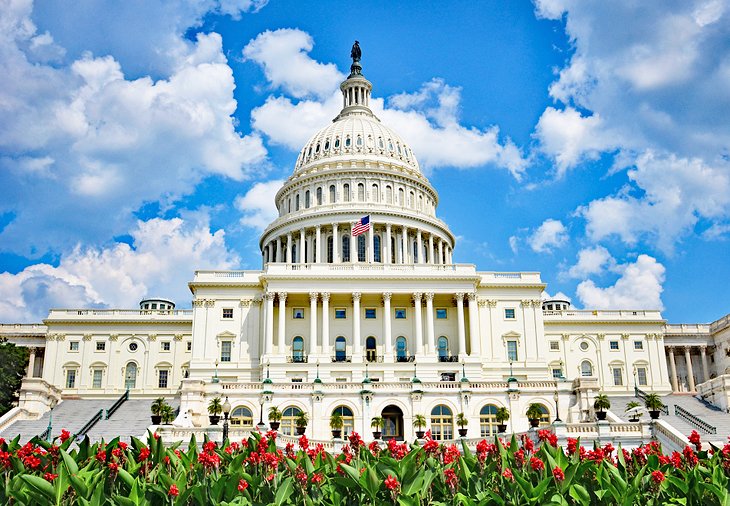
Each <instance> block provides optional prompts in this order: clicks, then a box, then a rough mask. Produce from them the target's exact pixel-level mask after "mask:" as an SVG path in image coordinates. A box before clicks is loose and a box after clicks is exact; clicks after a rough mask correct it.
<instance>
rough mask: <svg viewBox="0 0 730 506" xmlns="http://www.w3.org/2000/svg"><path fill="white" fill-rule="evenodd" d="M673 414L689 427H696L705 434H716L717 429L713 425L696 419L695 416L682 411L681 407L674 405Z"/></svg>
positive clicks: (684, 410)
mask: <svg viewBox="0 0 730 506" xmlns="http://www.w3.org/2000/svg"><path fill="white" fill-rule="evenodd" d="M674 414H675V415H677V416H678V417H680V418H682V419H684V420H685V421H686V422H687V423H689V424H690V425H692V426H694V427H697V428H698V429H700V430H701V431H704V432H706V433H707V434H717V427H715V426H714V425H710V424H709V423H707V422H706V421H704V420H702V419H700V418H698V417H696V416H695V415H693V414H692V413H690V412H689V411H687V410H686V409H684V408H683V407H682V406H677V405H675V406H674Z"/></svg>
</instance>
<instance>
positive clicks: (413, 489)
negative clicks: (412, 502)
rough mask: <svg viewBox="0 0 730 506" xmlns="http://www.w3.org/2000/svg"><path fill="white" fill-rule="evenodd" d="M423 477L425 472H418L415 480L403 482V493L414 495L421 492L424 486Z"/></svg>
mask: <svg viewBox="0 0 730 506" xmlns="http://www.w3.org/2000/svg"><path fill="white" fill-rule="evenodd" d="M423 478H424V475H423V473H418V474H417V475H416V477H415V478H414V479H413V480H411V481H409V482H408V483H404V484H403V486H402V487H401V493H402V494H404V495H407V496H412V495H415V494H418V493H419V492H421V490H422V489H423V488H424V487H423ZM432 479H433V478H432Z"/></svg>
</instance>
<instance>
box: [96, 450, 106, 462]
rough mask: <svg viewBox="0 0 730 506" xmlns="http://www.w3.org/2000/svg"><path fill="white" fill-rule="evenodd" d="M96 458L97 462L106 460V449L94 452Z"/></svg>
mask: <svg viewBox="0 0 730 506" xmlns="http://www.w3.org/2000/svg"><path fill="white" fill-rule="evenodd" d="M96 460H98V461H99V462H106V451H105V450H99V451H98V452H96Z"/></svg>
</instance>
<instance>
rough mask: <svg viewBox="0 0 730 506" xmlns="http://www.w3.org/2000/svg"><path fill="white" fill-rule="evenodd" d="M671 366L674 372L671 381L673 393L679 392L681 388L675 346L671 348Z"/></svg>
mask: <svg viewBox="0 0 730 506" xmlns="http://www.w3.org/2000/svg"><path fill="white" fill-rule="evenodd" d="M669 366H670V368H671V370H672V375H671V376H670V377H669V380H670V381H671V382H672V392H679V386H678V385H677V362H676V361H675V359H674V346H670V347H669Z"/></svg>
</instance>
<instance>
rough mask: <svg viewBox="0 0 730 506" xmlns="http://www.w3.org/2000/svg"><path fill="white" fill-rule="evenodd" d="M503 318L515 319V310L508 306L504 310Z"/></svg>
mask: <svg viewBox="0 0 730 506" xmlns="http://www.w3.org/2000/svg"><path fill="white" fill-rule="evenodd" d="M504 319H505V320H514V319H515V310H514V308H511V307H508V308H507V309H505V310H504Z"/></svg>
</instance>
